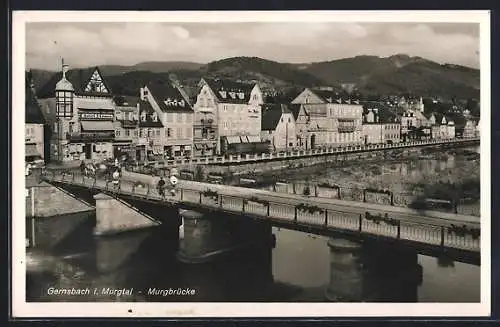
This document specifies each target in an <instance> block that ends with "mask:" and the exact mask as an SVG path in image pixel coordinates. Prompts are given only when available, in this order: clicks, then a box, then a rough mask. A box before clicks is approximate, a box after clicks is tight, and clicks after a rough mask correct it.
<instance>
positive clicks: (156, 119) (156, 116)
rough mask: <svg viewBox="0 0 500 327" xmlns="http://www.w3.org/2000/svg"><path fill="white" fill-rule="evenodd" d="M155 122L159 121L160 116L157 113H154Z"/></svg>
mask: <svg viewBox="0 0 500 327" xmlns="http://www.w3.org/2000/svg"><path fill="white" fill-rule="evenodd" d="M152 117H153V121H158V114H157V113H156V112H153V116H152Z"/></svg>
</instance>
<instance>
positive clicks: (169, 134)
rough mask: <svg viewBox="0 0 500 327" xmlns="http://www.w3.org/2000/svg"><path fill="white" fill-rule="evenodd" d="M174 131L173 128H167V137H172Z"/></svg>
mask: <svg viewBox="0 0 500 327" xmlns="http://www.w3.org/2000/svg"><path fill="white" fill-rule="evenodd" d="M171 134H172V129H171V128H167V137H171V136H172V135H171Z"/></svg>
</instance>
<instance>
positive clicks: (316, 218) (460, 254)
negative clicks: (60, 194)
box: [42, 170, 481, 264]
mask: <svg viewBox="0 0 500 327" xmlns="http://www.w3.org/2000/svg"><path fill="white" fill-rule="evenodd" d="M42 179H43V180H45V181H46V182H48V183H50V184H52V185H54V186H56V187H62V188H64V187H68V186H70V187H78V188H80V189H85V190H88V191H91V192H92V193H93V194H97V193H104V194H106V196H105V197H104V198H107V199H109V198H118V199H120V201H128V200H134V201H140V202H144V203H152V204H155V205H162V206H165V207H169V208H174V209H175V210H179V212H180V215H181V216H182V217H183V218H184V225H185V226H184V228H185V230H187V229H189V228H191V227H192V228H195V227H193V226H198V225H197V224H199V222H200V221H203V220H204V219H205V218H206V219H207V220H211V221H212V222H211V224H212V225H211V227H210V228H208V229H207V230H208V231H206V232H207V233H209V232H210V230H211V229H212V230H215V229H219V230H220V229H224V228H225V227H224V226H223V224H220V223H217V219H218V218H217V217H215V218H214V213H216V214H217V215H218V217H220V216H221V215H227V216H231V217H233V218H234V220H236V221H243V220H244V219H242V217H246V218H249V219H250V220H252V221H256V222H267V223H270V224H272V225H274V226H280V227H284V228H289V229H294V230H301V231H307V232H310V233H315V234H320V235H328V236H332V235H337V236H339V237H341V238H344V239H348V240H353V241H356V242H359V241H365V240H376V241H382V242H385V243H391V244H394V246H403V247H410V248H412V249H415V250H416V251H418V252H419V253H422V254H427V255H433V256H438V257H439V256H441V255H446V256H447V257H450V258H453V259H454V260H457V261H463V262H470V263H474V264H479V261H480V243H481V242H480V222H479V218H478V217H475V216H467V215H461V214H453V213H445V212H437V211H427V210H416V209H410V208H404V207H395V206H390V205H381V204H372V203H360V202H354V201H347V200H339V199H326V198H315V197H307V196H300V195H294V194H283V193H276V192H270V191H266V190H258V189H250V188H244V187H234V186H227V185H215V184H208V183H201V182H195V181H186V180H180V181H179V183H178V185H177V187H176V188H177V190H176V192H175V194H174V195H172V194H170V193H168V192H167V195H166V196H161V195H160V194H159V193H158V192H157V190H156V189H155V187H154V186H153V185H151V186H150V185H145V186H143V187H139V186H138V185H137V184H136V183H134V182H132V181H125V180H123V181H121V183H120V185H119V186H118V187H115V186H114V185H113V184H112V182H110V181H107V180H105V179H100V178H89V177H85V176H83V175H79V174H77V173H65V172H63V171H56V170H54V171H52V172H46V173H44V174H43V176H42ZM95 199H96V203H97V201H99V200H98V199H103V198H102V196H101V197H96V198H95ZM186 210H187V211H186ZM186 212H188V213H191V214H186ZM193 212H194V214H193ZM210 213H211V214H212V216H211V218H207V217H208V216H207V215H210ZM98 215H99V213H98ZM120 219H121V217H120V216H119V215H116V214H115V215H113V214H110V215H108V216H106V218H105V219H99V218H98V219H97V224H98V225H99V224H101V226H100V228H101V230H102V229H103V228H104V229H106V228H108V227H109V226H112V224H111V225H110V224H109V222H105V220H120ZM247 220H248V219H247ZM216 224H218V225H217V226H218V227H214V226H215V225H216ZM106 226H108V227H106ZM189 226H191V227H189ZM98 227H99V226H98ZM196 228H197V227H196ZM198 233H199V231H198ZM190 235H191V234H190ZM193 235H194V234H193ZM198 236H199V234H198ZM189 237H191V236H189ZM189 237H188V236H187V235H186V239H185V240H184V242H189ZM191 241H192V242H195V241H196V242H197V241H198V240H194V239H192V238H191Z"/></svg>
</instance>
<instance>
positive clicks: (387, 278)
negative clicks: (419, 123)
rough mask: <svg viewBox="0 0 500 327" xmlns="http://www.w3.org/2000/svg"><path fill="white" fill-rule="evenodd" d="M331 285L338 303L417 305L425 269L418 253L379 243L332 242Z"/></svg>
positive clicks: (330, 295)
mask: <svg viewBox="0 0 500 327" xmlns="http://www.w3.org/2000/svg"><path fill="white" fill-rule="evenodd" d="M328 246H329V248H330V283H329V285H328V286H327V289H326V294H325V295H326V298H327V299H328V300H330V301H335V302H337V301H338V302H417V300H418V293H417V290H418V286H419V285H420V284H421V283H422V266H421V265H420V264H419V263H418V254H417V252H416V251H415V250H412V249H406V248H402V247H400V246H398V245H396V244H387V243H382V242H376V241H364V242H361V241H360V242H353V241H348V240H344V239H339V238H331V239H330V240H329V241H328Z"/></svg>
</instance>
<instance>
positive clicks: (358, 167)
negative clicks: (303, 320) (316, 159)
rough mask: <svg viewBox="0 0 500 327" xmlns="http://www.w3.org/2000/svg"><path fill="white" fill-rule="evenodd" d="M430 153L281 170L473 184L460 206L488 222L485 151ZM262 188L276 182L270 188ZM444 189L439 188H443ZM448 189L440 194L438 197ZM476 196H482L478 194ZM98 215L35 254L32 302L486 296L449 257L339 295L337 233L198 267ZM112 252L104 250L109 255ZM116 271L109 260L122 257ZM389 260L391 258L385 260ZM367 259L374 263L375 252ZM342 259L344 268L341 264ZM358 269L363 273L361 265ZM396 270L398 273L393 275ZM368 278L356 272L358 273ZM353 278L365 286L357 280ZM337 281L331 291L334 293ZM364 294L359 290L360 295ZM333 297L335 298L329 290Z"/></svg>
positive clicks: (467, 269)
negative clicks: (70, 291) (110, 232)
mask: <svg viewBox="0 0 500 327" xmlns="http://www.w3.org/2000/svg"><path fill="white" fill-rule="evenodd" d="M463 150H464V149H460V150H456V149H449V150H446V151H444V152H442V151H439V152H429V153H426V154H424V155H420V156H419V157H418V158H413V159H412V160H399V161H382V162H381V161H377V162H373V163H352V164H346V165H343V166H341V167H338V166H337V167H325V166H316V167H306V168H301V169H295V170H287V171H284V172H281V173H280V175H279V179H280V180H282V181H283V182H287V183H297V184H304V183H305V184H310V185H314V184H320V183H336V184H339V185H351V186H356V185H357V186H359V187H374V188H379V189H383V188H390V189H392V190H393V191H394V192H395V193H398V192H399V193H401V194H404V193H410V192H413V191H415V190H416V189H418V190H419V192H431V193H432V192H439V189H443V190H445V189H446V185H449V184H450V183H451V184H455V185H462V186H463V185H465V187H466V188H469V189H472V191H471V192H472V193H474V192H476V193H477V194H475V195H472V198H473V199H472V200H471V201H469V203H468V204H466V205H464V206H463V208H465V209H461V210H467V212H469V213H471V214H473V215H477V216H478V220H479V200H478V196H479V194H478V192H479V191H478V187H479V159H478V158H477V157H476V158H475V159H474V158H471V157H470V153H471V152H470V151H472V152H474V151H475V152H477V153H478V152H479V148H469V149H465V150H468V151H469V152H468V151H463ZM259 187H263V188H269V187H270V186H269V185H265V184H264V185H260V186H259ZM436 190H438V191H436ZM438 195H439V194H433V196H438ZM474 199H476V200H474ZM93 224H95V216H93V215H92V214H90V215H89V216H88V218H87V219H86V220H84V223H82V224H81V226H79V227H78V229H77V231H76V232H75V233H73V234H72V236H71V237H70V238H68V239H67V240H65V241H64V242H63V243H61V244H58V245H57V246H56V247H54V248H52V249H50V250H48V251H43V252H42V251H29V254H28V258H29V262H30V265H29V266H28V268H29V269H28V273H27V300H28V301H187V302H191V301H203V302H215V301H227V302H231V301H264V302H269V301H293V302H295V301H304V302H310V301H343V300H345V301H390V302H478V301H479V300H480V267H479V266H476V265H471V264H466V263H460V262H453V261H450V260H449V259H446V258H435V257H430V256H424V255H418V266H419V269H420V270H419V269H417V271H418V270H419V271H418V273H417V275H418V276H417V277H415V276H404V275H405V274H411V275H413V274H415V271H409V272H405V271H398V268H397V265H396V264H394V263H391V262H388V263H387V267H386V269H378V270H376V271H367V272H364V277H363V281H362V282H361V281H359V282H360V283H363V289H364V291H363V292H358V291H355V290H354V289H353V291H352V292H353V294H351V295H352V296H349V294H347V296H346V295H345V294H343V296H340V295H339V296H336V294H335V288H333V290H332V289H331V287H330V286H329V285H330V284H331V276H332V273H335V272H332V270H335V269H336V268H335V267H339V268H338V269H346V267H345V263H341V262H335V260H339V259H336V257H335V256H331V254H330V250H329V247H328V246H327V241H328V238H326V237H323V236H317V235H312V234H308V233H307V232H299V231H291V230H286V229H283V228H281V229H280V228H273V229H274V234H275V236H276V245H275V247H274V248H273V249H272V251H271V253H269V255H268V256H266V255H262V254H258V255H257V254H255V253H248V254H245V255H240V256H238V257H236V258H235V257H227V258H225V259H222V260H219V261H217V262H213V263H206V264H199V265H189V264H183V263H181V262H179V261H178V260H177V258H176V256H175V253H176V251H177V241H176V240H175V241H173V240H170V239H169V238H168V237H165V233H163V232H162V229H161V227H159V228H155V229H151V230H146V231H138V232H132V233H128V234H124V235H121V236H116V237H113V238H107V239H98V238H93V237H92V236H91V231H92V226H93ZM103 253H105V255H103ZM125 256H126V259H123V260H121V262H122V263H123V264H122V265H121V266H119V267H115V268H114V269H111V270H107V269H106V266H109V265H111V263H110V262H108V261H109V258H118V257H119V258H123V257H125ZM376 259H377V260H383V259H384V258H376ZM359 260H360V262H358V263H354V262H353V263H352V264H353V265H354V264H360V265H361V266H370V260H373V258H370V255H369V254H367V255H365V256H361V257H360V258H359ZM341 264H344V266H342V267H340V266H341ZM353 271H354V270H353ZM395 274H396V275H397V276H398V278H394V276H395ZM358 277H359V276H358V275H356V276H354V275H353V276H352V278H353V279H355V278H358ZM348 283H354V284H355V283H356V280H350V281H348ZM51 287H52V288H54V289H63V288H66V289H67V288H71V287H76V288H80V289H81V288H91V289H93V288H97V289H103V288H104V289H106V288H110V289H122V288H126V289H129V290H130V289H132V288H133V291H132V293H131V294H116V293H113V294H109V293H108V294H106V292H104V293H105V294H102V293H99V294H95V295H92V294H90V295H81V296H75V295H64V296H61V295H58V296H55V295H54V294H50V293H51V292H48V291H47V290H48V289H50V288H51ZM329 287H330V291H328V289H329ZM170 288H172V289H178V288H184V289H186V288H190V289H193V290H195V293H194V294H189V295H177V296H163V294H160V293H158V292H155V289H156V290H164V289H170ZM354 293H356V294H354ZM327 295H328V296H327Z"/></svg>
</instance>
